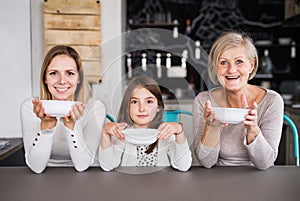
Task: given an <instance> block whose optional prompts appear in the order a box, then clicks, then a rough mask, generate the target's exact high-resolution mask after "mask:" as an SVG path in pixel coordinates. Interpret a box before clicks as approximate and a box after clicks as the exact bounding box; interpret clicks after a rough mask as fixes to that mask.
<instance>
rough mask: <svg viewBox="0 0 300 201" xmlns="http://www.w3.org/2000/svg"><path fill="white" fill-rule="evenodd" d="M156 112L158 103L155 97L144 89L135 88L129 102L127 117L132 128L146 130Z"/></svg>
mask: <svg viewBox="0 0 300 201" xmlns="http://www.w3.org/2000/svg"><path fill="white" fill-rule="evenodd" d="M157 112H158V102H157V99H156V98H155V96H154V95H153V94H152V93H150V91H149V90H147V89H146V88H144V87H139V88H136V89H135V90H134V91H133V93H132V96H131V99H130V102H129V115H130V118H131V119H132V121H133V122H134V126H135V127H137V128H148V126H149V124H150V123H151V122H152V120H153V119H154V117H155V116H156V113H157Z"/></svg>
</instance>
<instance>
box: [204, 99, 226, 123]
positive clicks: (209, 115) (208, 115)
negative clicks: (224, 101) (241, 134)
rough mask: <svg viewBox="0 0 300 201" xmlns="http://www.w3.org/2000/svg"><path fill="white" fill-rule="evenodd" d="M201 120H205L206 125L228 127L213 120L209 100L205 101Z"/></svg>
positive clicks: (213, 115)
mask: <svg viewBox="0 0 300 201" xmlns="http://www.w3.org/2000/svg"><path fill="white" fill-rule="evenodd" d="M203 118H204V119H205V120H206V123H208V124H209V125H214V126H223V127H226V126H228V124H226V123H221V122H220V121H219V120H218V119H216V118H215V114H214V111H213V108H212V107H211V102H210V101H209V100H207V101H206V103H205V110H204V115H203Z"/></svg>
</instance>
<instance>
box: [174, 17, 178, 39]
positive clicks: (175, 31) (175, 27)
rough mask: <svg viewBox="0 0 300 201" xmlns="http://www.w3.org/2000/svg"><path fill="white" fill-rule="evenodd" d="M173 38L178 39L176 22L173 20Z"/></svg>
mask: <svg viewBox="0 0 300 201" xmlns="http://www.w3.org/2000/svg"><path fill="white" fill-rule="evenodd" d="M173 23H174V28H173V38H178V20H176V19H175V20H174V21H173Z"/></svg>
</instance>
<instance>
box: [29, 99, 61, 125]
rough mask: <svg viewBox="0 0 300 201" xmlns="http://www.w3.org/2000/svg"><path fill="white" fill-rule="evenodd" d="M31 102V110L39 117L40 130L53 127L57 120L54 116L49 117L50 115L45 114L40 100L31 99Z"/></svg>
mask: <svg viewBox="0 0 300 201" xmlns="http://www.w3.org/2000/svg"><path fill="white" fill-rule="evenodd" d="M32 104H33V112H34V113H35V115H36V116H37V117H38V118H39V119H41V130H44V129H51V128H53V127H54V126H55V125H56V122H57V119H56V117H51V116H50V115H48V114H45V112H44V111H45V109H44V107H43V104H42V101H40V100H39V99H32Z"/></svg>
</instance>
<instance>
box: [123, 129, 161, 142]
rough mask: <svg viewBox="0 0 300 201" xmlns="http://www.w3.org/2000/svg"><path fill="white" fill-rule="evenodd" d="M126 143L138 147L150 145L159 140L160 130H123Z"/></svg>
mask: <svg viewBox="0 0 300 201" xmlns="http://www.w3.org/2000/svg"><path fill="white" fill-rule="evenodd" d="M123 133H124V135H125V141H126V142H128V143H131V144H137V145H149V144H152V143H154V142H155V141H156V140H157V135H158V130H157V129H150V128H127V129H125V130H123Z"/></svg>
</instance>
